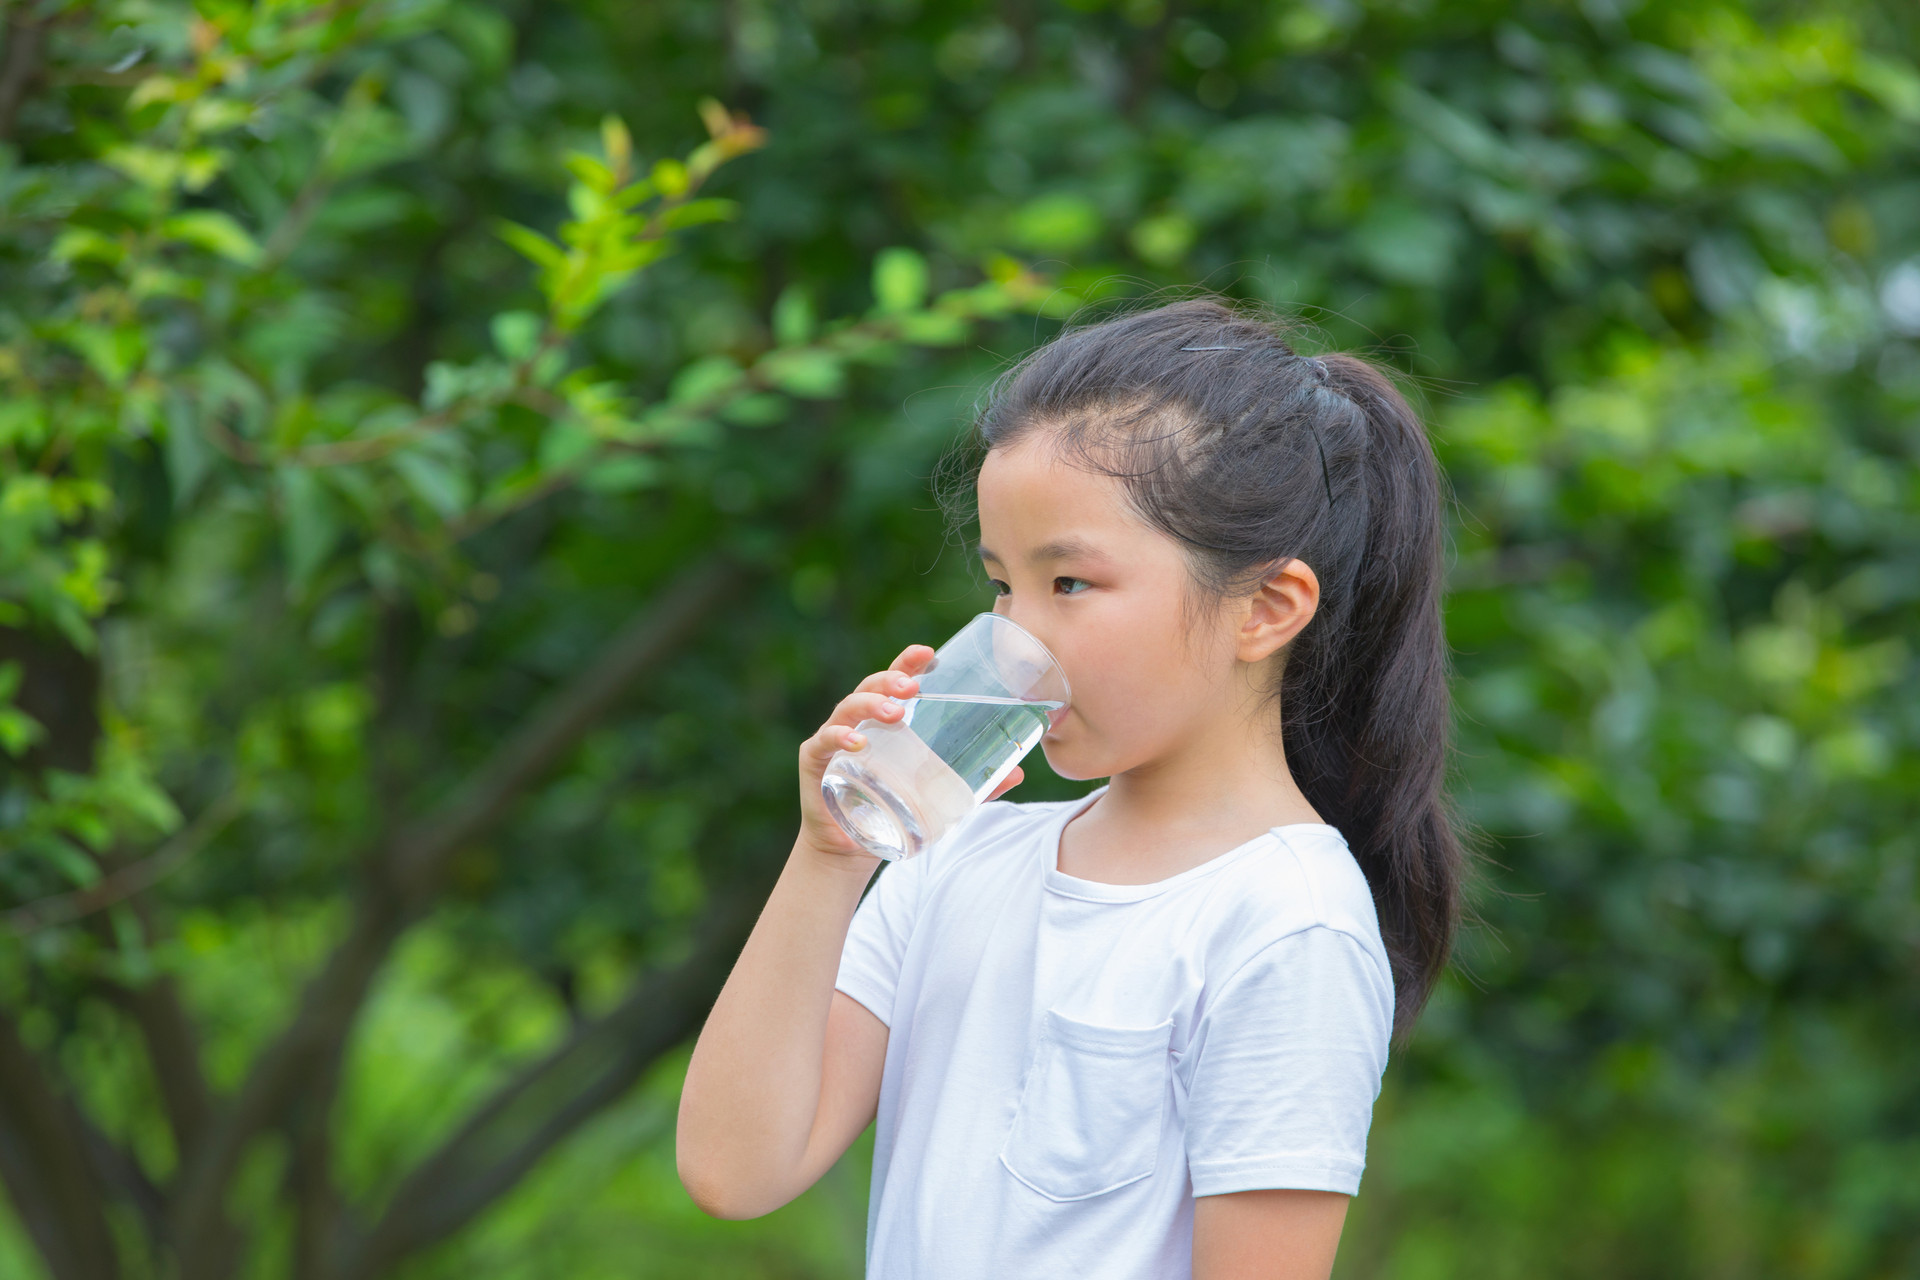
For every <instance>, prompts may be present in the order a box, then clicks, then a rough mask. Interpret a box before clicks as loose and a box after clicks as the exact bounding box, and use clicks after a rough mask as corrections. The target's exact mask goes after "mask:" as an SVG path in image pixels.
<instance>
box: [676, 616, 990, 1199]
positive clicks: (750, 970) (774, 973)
mask: <svg viewBox="0 0 1920 1280" xmlns="http://www.w3.org/2000/svg"><path fill="white" fill-rule="evenodd" d="M933 656H934V654H933V650H932V649H931V648H930V647H928V646H927V645H923V644H917V645H910V646H908V647H907V649H906V650H904V651H903V652H902V653H901V654H900V656H899V657H898V658H896V659H895V660H894V663H893V666H892V667H890V668H888V669H887V670H885V671H880V672H875V673H874V674H873V675H871V676H868V677H867V678H866V679H865V680H863V681H861V682H860V687H859V688H858V689H856V690H855V691H854V692H853V693H852V694H850V695H848V696H847V698H846V699H845V700H843V701H842V702H841V703H840V705H839V706H838V707H836V708H834V712H833V715H832V717H831V718H830V719H828V721H827V722H826V723H825V724H824V725H822V726H820V730H819V732H817V733H815V734H814V735H813V736H812V737H811V738H808V739H807V740H806V742H804V743H802V744H801V747H800V816H801V825H800V836H799V838H798V839H797V840H795V841H794V844H793V852H792V853H790V854H789V855H788V856H787V865H786V868H785V869H784V870H783V871H782V872H781V873H780V879H779V881H778V882H777V883H775V885H774V888H773V893H772V894H771V895H770V896H769V897H768V899H767V905H766V907H765V908H764V909H763V910H762V911H761V913H760V919H759V921H758V922H757V923H755V925H754V927H753V933H752V934H751V935H750V936H749V937H748V938H747V945H746V946H745V948H743V949H742V950H741V952H740V958H739V960H737V961H735V962H734V966H733V972H732V974H730V975H729V976H728V978H727V983H726V985H725V986H724V987H722V988H721V990H720V998H719V999H718V1000H717V1001H715V1003H714V1006H713V1012H712V1013H711V1014H710V1015H709V1016H708V1018H707V1023H706V1026H705V1027H704V1028H703V1029H702V1030H701V1032H700V1038H699V1040H698V1041H697V1042H695V1044H694V1048H693V1059H692V1061H691V1062H690V1063H689V1064H688V1067H687V1081H686V1086H685V1088H684V1089H683V1090H682V1092H681V1095H680V1120H679V1127H678V1130H677V1133H676V1154H677V1158H678V1163H679V1168H680V1181H681V1183H682V1184H683V1185H684V1186H685V1187H686V1188H687V1191H688V1193H689V1194H691V1195H692V1196H693V1199H694V1202H695V1203H696V1204H698V1205H699V1206H700V1207H701V1208H702V1209H705V1210H706V1211H707V1212H708V1213H711V1214H713V1215H714V1216H716V1217H721V1218H753V1217H758V1216H759V1215H761V1214H763V1213H771V1212H772V1211H773V1210H775V1209H778V1208H779V1207H780V1206H781V1205H783V1204H785V1203H787V1202H788V1201H789V1200H791V1199H793V1198H794V1197H795V1196H797V1195H799V1194H800V1193H801V1192H802V1191H805V1190H806V1189H807V1188H808V1187H810V1186H812V1185H813V1184H814V1182H815V1181H817V1180H818V1179H819V1177H820V1175H821V1174H823V1173H825V1172H826V1171H827V1169H828V1168H830V1167H831V1166H832V1164H833V1162H834V1161H835V1160H837V1159H839V1158H840V1156H841V1154H842V1153H843V1152H845V1151H846V1149H847V1148H848V1147H849V1146H850V1145H852V1143H853V1140H854V1139H855V1138H857V1137H859V1136H860V1132H861V1130H863V1129H865V1128H866V1127H867V1125H868V1124H869V1123H870V1122H871V1121H872V1119H873V1115H874V1110H875V1108H876V1106H877V1105H878V1102H879V1097H880V1073H881V1067H882V1066H883V1064H884V1063H885V1061H886V1054H887V1027H886V1024H885V1023H883V1022H881V1021H880V1019H878V1018H876V1017H875V1016H874V1015H873V1014H872V1013H870V1012H869V1011H868V1010H867V1009H866V1008H865V1007H864V1006H863V1005H861V1004H860V1003H859V1002H858V1001H856V1000H854V999H852V998H851V997H849V996H847V995H846V994H844V993H842V992H839V991H835V990H834V979H835V978H836V977H837V976H838V972H839V966H840V952H841V949H842V948H843V947H844V945H845V944H846V939H847V927H848V925H849V924H850V923H851V922H852V920H853V912H854V908H855V907H856V906H858V905H859V903H860V894H861V891H862V890H863V889H864V888H865V887H866V884H867V881H868V880H870V879H871V878H872V876H873V871H874V868H875V867H877V866H878V865H879V863H880V860H879V859H878V858H876V857H874V856H873V855H872V854H870V853H868V852H866V850H864V849H862V848H861V847H860V846H859V845H858V844H856V843H855V842H854V841H853V840H852V839H851V838H850V837H849V836H848V835H847V834H846V833H845V832H844V831H842V830H841V829H840V828H839V826H838V825H837V824H836V823H835V822H834V821H833V818H832V816H831V815H830V814H829V813H828V812H827V808H826V804H825V802H824V801H823V800H822V799H821V797H820V778H821V775H822V774H824V773H825V772H826V768H827V762H828V761H829V760H830V759H832V757H833V753H834V752H835V751H838V750H840V749H841V748H842V747H847V746H850V745H851V744H850V743H849V741H848V739H849V737H850V736H851V735H852V733H853V726H854V725H856V724H858V723H860V722H861V721H862V720H869V719H872V720H884V721H888V722H898V720H899V719H900V716H901V715H902V708H901V705H900V703H899V702H897V701H893V699H895V698H902V699H904V698H908V697H911V696H912V695H913V693H914V692H915V691H916V690H917V689H918V687H919V683H918V681H917V680H916V679H915V678H914V673H916V672H919V671H922V670H924V669H925V668H926V665H927V662H928V661H929V660H930V659H932V657H933ZM889 703H891V705H888V704H889ZM1020 777H1021V773H1020V770H1019V769H1015V770H1014V771H1013V773H1012V775H1011V776H1010V777H1009V778H1008V779H1007V781H1006V782H1005V783H1004V784H1003V785H1002V786H1001V787H1000V788H999V789H998V790H996V791H995V792H994V795H996V796H997V795H999V794H1000V793H1001V792H1004V791H1005V790H1006V789H1007V788H1008V787H1011V786H1013V785H1014V784H1015V783H1017V782H1019V781H1020Z"/></svg>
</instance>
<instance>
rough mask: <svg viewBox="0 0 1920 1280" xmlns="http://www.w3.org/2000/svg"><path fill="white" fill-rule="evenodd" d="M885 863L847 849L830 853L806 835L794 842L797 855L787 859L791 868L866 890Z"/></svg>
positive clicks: (790, 855)
mask: <svg viewBox="0 0 1920 1280" xmlns="http://www.w3.org/2000/svg"><path fill="white" fill-rule="evenodd" d="M880 863H881V859H880V858H877V857H875V856H874V855H873V854H871V853H868V852H867V851H866V850H864V849H855V850H853V851H851V852H849V851H847V850H844V849H829V848H825V847H823V846H821V845H820V844H818V843H816V842H814V841H812V840H809V839H807V838H806V836H804V835H802V836H801V837H800V838H799V839H798V840H795V841H794V842H793V852H792V853H791V854H789V855H788V856H787V864H788V865H789V866H794V867H796V868H797V869H798V870H800V871H802V872H805V873H807V874H810V875H821V876H826V877H829V878H831V879H833V880H835V881H840V880H846V881H852V882H854V883H857V884H858V885H859V886H860V887H861V888H862V889H864V888H866V885H867V881H869V880H871V879H872V878H873V873H874V871H875V870H877V869H878V868H879V866H880Z"/></svg>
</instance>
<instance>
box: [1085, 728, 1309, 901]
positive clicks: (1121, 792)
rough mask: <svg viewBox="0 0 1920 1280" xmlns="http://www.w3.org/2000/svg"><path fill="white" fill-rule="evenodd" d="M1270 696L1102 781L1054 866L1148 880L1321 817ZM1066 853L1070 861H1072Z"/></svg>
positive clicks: (1091, 875)
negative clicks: (1295, 768)
mask: <svg viewBox="0 0 1920 1280" xmlns="http://www.w3.org/2000/svg"><path fill="white" fill-rule="evenodd" d="M1274 716H1275V710H1274V707H1273V706H1272V705H1271V704H1269V705H1268V706H1267V707H1266V708H1265V710H1264V714H1262V713H1260V712H1259V711H1258V710H1249V711H1248V712H1247V713H1244V714H1241V715H1235V716H1222V717H1219V718H1218V719H1212V720H1209V719H1206V718H1204V717H1203V718H1202V721H1201V723H1202V724H1204V726H1205V727H1204V729H1200V730H1196V731H1195V732H1194V733H1193V734H1191V735H1190V736H1189V737H1188V738H1187V739H1185V740H1183V741H1181V742H1178V743H1176V744H1174V745H1173V746H1172V747H1170V748H1169V749H1168V750H1167V751H1165V752H1163V753H1161V754H1160V755H1158V756H1156V757H1155V758H1154V759H1152V760H1148V761H1145V762H1143V763H1141V764H1139V765H1136V766H1134V767H1133V768H1131V769H1128V770H1126V771H1125V772H1123V773H1116V774H1114V775H1113V777H1112V778H1111V779H1109V780H1108V784H1107V793H1106V794H1105V795H1104V796H1102V797H1101V798H1100V800H1099V801H1098V802H1097V803H1096V804H1095V805H1094V806H1093V807H1092V808H1091V809H1089V810H1087V811H1086V812H1084V813H1082V814H1081V815H1080V816H1079V817H1077V818H1075V819H1074V820H1073V821H1072V822H1070V823H1068V824H1067V829H1066V831H1065V832H1064V833H1063V835H1062V839H1061V846H1060V848H1061V858H1060V869H1061V870H1062V871H1065V872H1067V873H1068V874H1070V875H1077V876H1080V877H1081V878H1083V879H1088V880H1107V881H1110V882H1112V883H1146V882H1150V881H1152V880H1156V879H1162V878H1164V877H1165V876H1168V875H1176V874H1178V873H1179V872H1180V871H1182V870H1185V869H1186V868H1187V867H1190V866H1198V865H1199V864H1200V863H1202V862H1205V861H1207V860H1208V859H1209V858H1212V857H1216V856H1218V855H1219V854H1222V853H1225V852H1227V851H1228V850H1229V849H1233V848H1237V847H1238V846H1240V845H1242V844H1244V843H1246V842H1247V841H1248V840H1251V839H1253V838H1254V837H1255V836H1258V835H1259V834H1260V833H1262V832H1263V831H1266V830H1267V829H1268V828H1270V827H1277V826H1287V825H1290V824H1293V823H1302V822H1320V821H1322V820H1323V819H1322V818H1321V817H1320V815H1319V814H1318V813H1317V812H1315V810H1314V808H1313V806H1312V804H1310V803H1309V802H1308V801H1307V798H1306V796H1305V795H1304V794H1303V793H1302V792H1301V790H1300V788H1299V786H1298V785H1297V784H1295V782H1294V780H1293V773H1292V771H1291V770H1289V769H1288V768H1287V759H1286V752H1285V750H1284V748H1283V747H1282V746H1281V743H1280V736H1279V733H1278V729H1277V726H1278V723H1279V722H1278V720H1277V719H1275V718H1274ZM1070 861H1071V863H1072V865H1071V866H1070V865H1069V862H1070Z"/></svg>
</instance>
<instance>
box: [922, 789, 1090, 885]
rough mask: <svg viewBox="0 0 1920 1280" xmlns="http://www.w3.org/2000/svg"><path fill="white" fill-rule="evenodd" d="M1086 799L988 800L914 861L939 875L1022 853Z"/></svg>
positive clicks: (1018, 855) (1026, 852)
mask: <svg viewBox="0 0 1920 1280" xmlns="http://www.w3.org/2000/svg"><path fill="white" fill-rule="evenodd" d="M1084 801H1085V797H1081V798H1080V799H1078V800H1040V801H1031V802H1027V803H1020V802H1016V801H1012V800H989V801H988V802H987V803H985V804H982V805H979V806H976V807H975V808H974V810H973V811H972V812H971V813H969V814H967V816H966V817H964V818H962V819H961V820H960V821H959V823H958V824H957V825H956V826H955V827H954V828H953V829H952V830H951V831H949V832H947V834H945V835H944V836H942V837H940V839H939V840H937V841H935V842H934V843H933V844H932V845H931V846H929V847H928V849H927V851H926V852H925V853H924V854H922V855H921V856H920V857H918V858H915V859H913V861H914V862H918V863H921V864H923V866H924V868H925V872H924V874H926V875H928V876H931V877H935V878H940V877H944V876H946V875H948V874H951V873H952V872H954V871H957V870H959V869H961V868H963V867H965V868H972V869H975V870H978V869H983V868H985V867H987V866H989V865H993V864H996V863H1000V862H1004V861H1006V860H1008V859H1011V858H1019V857H1023V856H1024V855H1026V854H1028V853H1031V852H1032V851H1033V850H1034V849H1035V847H1036V846H1037V843H1038V841H1039V840H1040V839H1041V838H1042V836H1043V833H1045V832H1048V831H1051V830H1053V829H1054V826H1055V824H1056V823H1057V822H1058V821H1059V819H1060V818H1061V817H1062V816H1063V814H1064V812H1065V811H1066V810H1067V809H1070V808H1072V807H1073V806H1075V805H1077V804H1081V803H1084Z"/></svg>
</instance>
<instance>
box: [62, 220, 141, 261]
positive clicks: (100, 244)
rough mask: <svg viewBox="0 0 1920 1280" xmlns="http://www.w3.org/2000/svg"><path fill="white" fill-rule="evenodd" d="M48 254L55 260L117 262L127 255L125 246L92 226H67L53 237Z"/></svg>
mask: <svg viewBox="0 0 1920 1280" xmlns="http://www.w3.org/2000/svg"><path fill="white" fill-rule="evenodd" d="M49 256H51V257H52V258H53V260H54V261H55V262H80V261H92V262H109V263H111V262H119V261H120V260H122V259H123V258H125V257H126V256H127V251H126V246H125V245H123V244H122V243H121V242H120V241H118V240H115V239H112V238H111V237H109V236H104V235H102V234H100V233H99V232H98V231H95V230H94V229H93V228H92V227H68V228H67V229H66V230H64V231H62V232H61V233H60V234H59V235H57V236H55V237H54V240H53V248H52V249H51V250H50V251H49Z"/></svg>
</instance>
